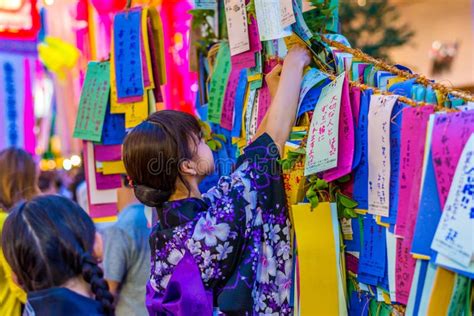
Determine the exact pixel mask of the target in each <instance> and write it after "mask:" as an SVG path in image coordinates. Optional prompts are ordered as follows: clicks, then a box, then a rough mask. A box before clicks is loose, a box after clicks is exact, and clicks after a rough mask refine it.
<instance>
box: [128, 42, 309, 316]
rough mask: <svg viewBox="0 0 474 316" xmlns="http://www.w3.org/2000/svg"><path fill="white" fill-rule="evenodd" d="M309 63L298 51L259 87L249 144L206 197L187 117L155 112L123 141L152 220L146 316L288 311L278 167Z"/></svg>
mask: <svg viewBox="0 0 474 316" xmlns="http://www.w3.org/2000/svg"><path fill="white" fill-rule="evenodd" d="M310 60H311V59H310V56H309V54H308V52H307V51H306V49H304V48H302V47H299V46H297V47H295V48H293V49H291V50H290V51H289V53H288V55H287V57H286V58H285V61H284V64H283V67H282V68H281V67H277V68H276V69H274V70H273V71H272V73H271V74H270V76H269V78H267V83H268V84H269V88H270V91H271V92H274V91H275V90H276V93H275V96H274V98H273V101H272V104H271V107H270V109H269V110H268V113H267V115H266V116H265V118H264V120H263V121H262V123H261V125H260V127H259V129H258V131H257V135H255V138H254V141H253V142H252V144H250V145H249V146H248V147H247V148H246V149H245V153H244V154H243V155H242V156H241V157H239V160H238V162H237V169H236V171H235V172H234V173H232V174H231V176H229V177H222V178H221V179H220V180H219V182H218V183H217V186H216V187H214V188H213V189H211V190H210V191H209V192H207V193H206V194H203V195H201V193H200V192H199V189H198V185H199V183H200V182H201V181H202V180H203V179H204V177H206V176H207V175H209V174H210V173H212V171H213V167H214V161H213V157H212V152H211V150H210V149H209V147H208V146H207V145H206V143H205V141H204V140H203V139H202V136H201V129H200V126H199V123H198V121H197V120H196V119H195V118H194V117H193V116H192V115H189V114H186V113H181V112H175V111H161V112H157V113H155V114H153V115H151V116H150V117H149V118H148V119H147V120H146V121H145V122H143V123H142V124H140V125H138V126H137V127H136V128H134V129H133V130H132V131H131V132H130V133H129V135H127V137H126V139H125V142H124V147H123V154H124V163H125V168H126V170H127V174H128V175H129V177H130V179H131V183H132V185H133V187H134V190H135V194H136V196H137V198H138V199H139V200H140V201H141V202H142V203H144V204H146V205H149V206H152V207H156V210H157V215H158V218H159V224H157V225H155V227H154V228H153V230H152V234H151V237H150V245H151V249H152V254H151V255H152V260H151V261H152V262H151V278H150V281H149V283H148V285H147V302H146V303H147V308H148V310H149V312H150V315H211V314H212V313H213V310H214V311H215V310H219V311H220V312H223V313H225V314H226V315H233V314H235V315H251V314H252V315H253V314H266V315H268V314H276V315H290V314H291V313H292V307H291V303H290V293H291V289H292V272H293V268H292V262H293V261H292V260H293V259H292V253H291V245H290V232H291V227H290V220H289V214H288V210H287V208H286V201H285V195H284V189H283V181H282V177H281V170H280V166H279V164H278V160H279V158H280V150H281V148H283V146H284V144H285V142H286V140H287V139H288V136H289V133H290V131H291V128H292V126H293V124H294V120H295V117H296V110H297V106H298V98H299V90H300V85H301V80H302V77H303V68H304V67H305V66H307V65H308V64H309V62H310ZM280 72H281V76H280ZM278 82H279V85H278ZM275 84H276V85H278V88H277V89H275V86H274V85H275ZM272 94H273V93H272Z"/></svg>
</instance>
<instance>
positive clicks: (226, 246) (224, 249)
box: [216, 242, 234, 260]
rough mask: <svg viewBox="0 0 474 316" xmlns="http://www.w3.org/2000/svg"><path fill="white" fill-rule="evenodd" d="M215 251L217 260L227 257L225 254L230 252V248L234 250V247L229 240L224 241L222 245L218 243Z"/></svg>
mask: <svg viewBox="0 0 474 316" xmlns="http://www.w3.org/2000/svg"><path fill="white" fill-rule="evenodd" d="M216 250H217V253H218V254H219V256H218V260H224V259H225V258H227V255H228V254H230V253H232V250H234V247H232V246H231V245H230V244H229V242H225V243H224V244H223V245H222V244H221V245H218V246H217V247H216Z"/></svg>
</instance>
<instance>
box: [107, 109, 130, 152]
mask: <svg viewBox="0 0 474 316" xmlns="http://www.w3.org/2000/svg"><path fill="white" fill-rule="evenodd" d="M125 135H126V132H125V114H112V113H110V102H109V103H108V104H107V110H106V112H105V119H104V126H103V127H102V144H104V145H120V144H122V143H123V140H124V138H125Z"/></svg>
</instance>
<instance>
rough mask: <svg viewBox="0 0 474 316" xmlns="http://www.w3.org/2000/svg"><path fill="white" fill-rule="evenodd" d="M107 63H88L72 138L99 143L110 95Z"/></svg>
mask: <svg viewBox="0 0 474 316" xmlns="http://www.w3.org/2000/svg"><path fill="white" fill-rule="evenodd" d="M109 72H110V64H109V62H90V63H89V64H88V66H87V73H86V78H85V80H84V85H83V88H82V93H81V99H80V102H79V110H78V112H77V118H76V126H75V128H74V134H73V136H74V137H75V138H80V139H84V140H90V141H95V142H100V141H101V138H102V127H103V125H104V119H105V114H106V109H107V104H108V101H109V93H110V78H109Z"/></svg>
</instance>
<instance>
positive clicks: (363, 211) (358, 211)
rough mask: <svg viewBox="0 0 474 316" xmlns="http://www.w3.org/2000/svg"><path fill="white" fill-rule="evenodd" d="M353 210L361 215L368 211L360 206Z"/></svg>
mask: <svg viewBox="0 0 474 316" xmlns="http://www.w3.org/2000/svg"><path fill="white" fill-rule="evenodd" d="M354 211H355V212H356V213H357V214H361V215H365V214H367V212H368V211H367V210H363V209H360V208H356V209H355V210H354Z"/></svg>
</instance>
